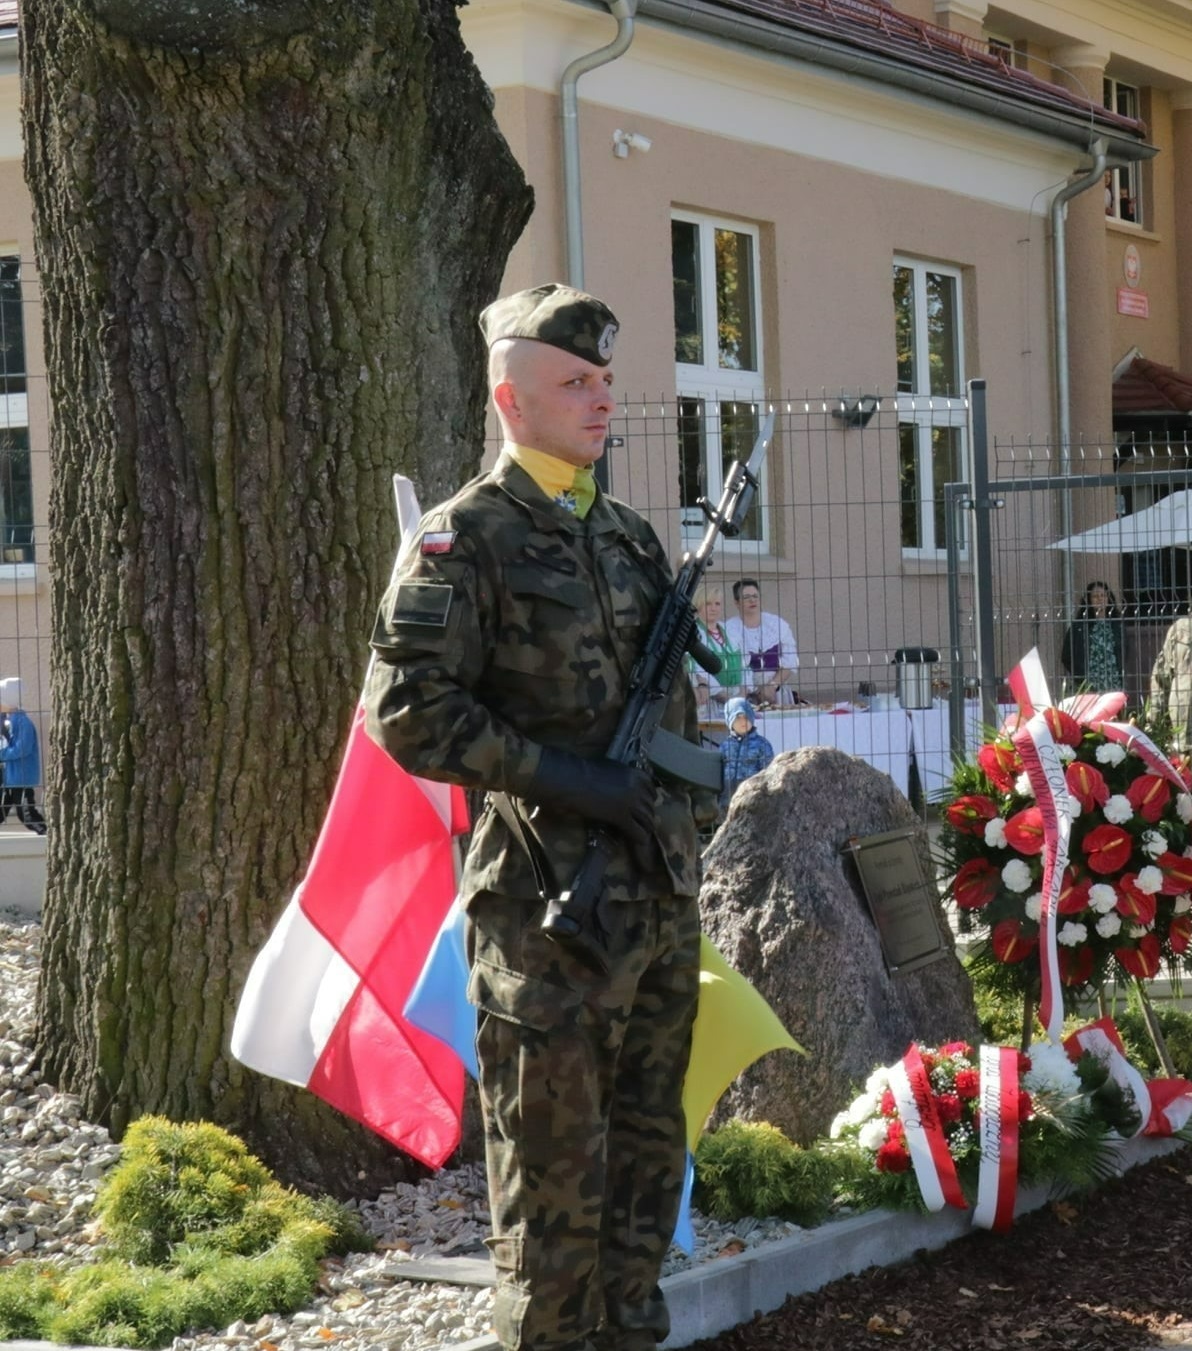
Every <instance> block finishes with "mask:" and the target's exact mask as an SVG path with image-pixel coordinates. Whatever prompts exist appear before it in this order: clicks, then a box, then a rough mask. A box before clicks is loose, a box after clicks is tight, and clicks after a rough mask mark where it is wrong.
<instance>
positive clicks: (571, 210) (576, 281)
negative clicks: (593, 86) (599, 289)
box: [559, 0, 638, 291]
mask: <svg viewBox="0 0 1192 1351" xmlns="http://www.w3.org/2000/svg"><path fill="white" fill-rule="evenodd" d="M605 2H606V3H607V4H608V8H609V11H610V13H611V14H612V16H613V18H614V19H616V21H617V36H616V37H615V38H614V39H613V40H612V42H610V43H609V44H608V45H607V46H606V47H600V48H598V49H597V50H596V51H594V52H588V53H587V54H586V55H584V56H578V57H576V59H575V60H574V61H572V63H571V64H570V65H569V66H568V67H567V69H566V70H565V71H564V72H563V78H562V81H561V82H560V86H559V98H560V104H561V116H562V119H563V212H564V221H565V226H566V242H567V282H568V284H569V285H571V286H574V287H575V288H576V289H577V290H579V291H582V290H583V289H584V223H583V208H582V192H581V185H580V173H579V107H578V102H579V101H578V97H577V93H576V86H577V85H578V84H579V78H580V76H581V75H586V74H587V73H588V71H590V70H595V69H596V68H597V67H598V66H606V65H608V63H609V62H610V61H615V60H616V59H617V57H618V56H621V55H622V54H623V53H624V52H625V51H627V50H628V47H629V44H630V43H631V42H632V41H633V16H634V15H635V14H636V13H637V3H638V0H605Z"/></svg>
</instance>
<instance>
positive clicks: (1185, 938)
mask: <svg viewBox="0 0 1192 1351" xmlns="http://www.w3.org/2000/svg"><path fill="white" fill-rule="evenodd" d="M1167 941H1168V942H1169V943H1170V944H1171V950H1172V952H1174V953H1175V955H1176V956H1177V957H1178V956H1180V954H1181V953H1184V952H1187V951H1188V944H1189V943H1190V942H1192V915H1176V917H1175V919H1173V920H1172V921H1171V928H1169V929H1168V930H1167Z"/></svg>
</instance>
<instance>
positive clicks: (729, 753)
mask: <svg viewBox="0 0 1192 1351" xmlns="http://www.w3.org/2000/svg"><path fill="white" fill-rule="evenodd" d="M724 721H725V725H726V726H727V727H728V736H726V737H725V738H724V740H723V741H722V742H721V743H720V765H721V772H722V778H721V791H720V805H721V807H727V806H728V804H729V799H730V798H731V797H732V795H733V794H734V793H735V792H736V791H737V788H738V787H739V786H740V785H741V784H742V783H744V782H745V780H746V779H748V778H751V777H752V776H753V775H754V774H758V773H760V772H761V771H762V770H763V769H765V767H766V766H767V765H768V764H769V763H770V761H771V760H773V758H774V747H773V746H771V745H770V743H769V742H768V741H767V740H766V738H765V737H764V736H762V734H761V733H760V732H759V731H758V730H757V729H756V728H755V727H754V722H755V721H756V719H755V717H754V713H753V705H752V704H750V702H749V700H748V699H743V698H741V697H739V696H738V697H737V698H735V699H730V700H729V701H728V702H727V703H726V704H725V706H724Z"/></svg>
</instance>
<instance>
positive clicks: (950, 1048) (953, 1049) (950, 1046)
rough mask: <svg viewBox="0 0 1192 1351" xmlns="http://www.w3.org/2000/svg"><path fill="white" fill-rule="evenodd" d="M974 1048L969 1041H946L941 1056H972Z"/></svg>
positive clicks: (941, 1049) (941, 1048)
mask: <svg viewBox="0 0 1192 1351" xmlns="http://www.w3.org/2000/svg"><path fill="white" fill-rule="evenodd" d="M972 1053H973V1048H972V1047H971V1046H970V1045H969V1044H968V1042H967V1041H946V1042H944V1044H943V1045H942V1046H941V1047H940V1055H972Z"/></svg>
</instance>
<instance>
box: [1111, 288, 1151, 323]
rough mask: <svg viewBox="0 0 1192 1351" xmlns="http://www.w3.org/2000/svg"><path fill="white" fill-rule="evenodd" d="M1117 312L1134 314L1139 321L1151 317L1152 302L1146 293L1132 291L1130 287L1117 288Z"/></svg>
mask: <svg viewBox="0 0 1192 1351" xmlns="http://www.w3.org/2000/svg"><path fill="white" fill-rule="evenodd" d="M1117 312H1118V313H1119V314H1132V315H1134V316H1135V318H1137V319H1149V318H1150V317H1151V302H1150V299H1149V298H1148V296H1147V293H1146V292H1145V291H1132V290H1131V289H1130V288H1129V287H1128V286H1119V287H1118V288H1117Z"/></svg>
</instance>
